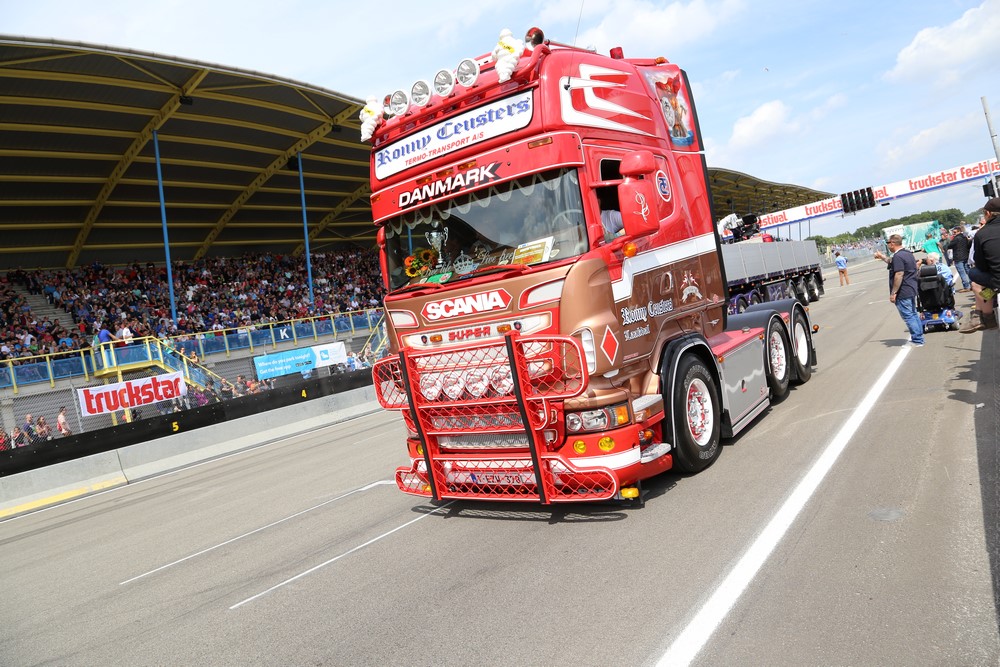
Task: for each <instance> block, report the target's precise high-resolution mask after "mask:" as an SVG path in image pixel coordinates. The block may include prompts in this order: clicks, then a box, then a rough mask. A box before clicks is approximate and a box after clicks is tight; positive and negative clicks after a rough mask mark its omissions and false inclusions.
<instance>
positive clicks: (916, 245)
mask: <svg viewBox="0 0 1000 667" xmlns="http://www.w3.org/2000/svg"><path fill="white" fill-rule="evenodd" d="M928 232H930V233H931V234H932V235H933V236H934V239H935V240H938V239H940V238H941V223H940V222H938V221H937V220H930V221H928V222H915V223H913V224H910V225H893V226H892V227H884V228H883V229H882V238H883V240H885V241H888V240H889V237H890V236H892V235H893V234H899V235H900V236H901V237H903V247H904V248H906V249H907V250H909V251H911V252H918V251H920V250H923V248H924V241H926V240H927V233H928Z"/></svg>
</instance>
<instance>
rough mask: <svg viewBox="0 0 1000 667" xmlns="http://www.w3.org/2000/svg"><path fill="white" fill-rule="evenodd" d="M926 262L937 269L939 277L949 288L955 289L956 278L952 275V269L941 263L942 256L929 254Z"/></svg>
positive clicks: (933, 253) (934, 253)
mask: <svg viewBox="0 0 1000 667" xmlns="http://www.w3.org/2000/svg"><path fill="white" fill-rule="evenodd" d="M924 262H925V263H926V264H928V265H930V266H933V267H934V268H935V269H937V272H938V275H939V276H941V277H942V278H944V282H945V284H946V285H948V287H951V288H952V289H954V288H955V276H954V275H953V274H952V272H951V269H949V268H948V267H947V266H945V264H944V262H942V261H941V255H939V254H938V253H936V252H931V253H927V257H926V258H925V259H924Z"/></svg>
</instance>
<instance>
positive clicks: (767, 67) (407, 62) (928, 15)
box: [0, 0, 1000, 235]
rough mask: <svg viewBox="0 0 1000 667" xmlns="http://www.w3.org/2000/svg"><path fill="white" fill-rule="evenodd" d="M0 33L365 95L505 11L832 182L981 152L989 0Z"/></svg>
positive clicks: (86, 23) (990, 93) (227, 5)
mask: <svg viewBox="0 0 1000 667" xmlns="http://www.w3.org/2000/svg"><path fill="white" fill-rule="evenodd" d="M0 15H2V16H3V20H2V21H0V32H2V33H3V34H6V35H16V36H22V35H23V36H30V37H53V38H56V39H61V40H71V41H81V42H87V43H94V44H104V45H110V46H115V47H125V48H131V49H138V50H145V51H154V52H157V53H163V54H167V55H172V56H177V57H180V58H185V59H196V60H203V61H208V62H212V63H217V64H222V65H228V66H232V67H238V68H241V69H249V70H256V71H260V72H265V73H269V74H275V75H278V76H283V77H287V78H291V79H296V80H299V81H303V82H307V83H311V84H314V85H318V86H322V87H325V88H329V89H333V90H336V91H339V92H342V93H345V94H348V95H351V96H353V97H357V98H361V99H364V98H366V97H368V96H370V95H377V96H380V97H381V96H382V95H384V94H386V93H388V92H391V91H392V90H394V89H396V88H400V87H403V88H406V89H409V86H410V84H411V83H412V82H413V81H415V80H416V79H421V78H430V77H431V76H433V74H434V72H436V71H437V70H438V69H441V68H442V67H454V66H455V65H456V64H457V63H458V61H459V60H461V59H462V58H464V57H467V56H478V55H481V54H483V53H487V52H489V51H490V50H492V48H493V45H494V44H495V43H496V38H497V36H498V34H499V32H500V30H501V29H502V28H505V27H506V28H510V29H511V30H512V31H513V32H514V34H515V35H522V34H524V32H525V31H526V29H527V28H528V27H530V26H533V25H537V26H539V27H541V28H542V29H543V30H544V31H545V34H546V36H547V37H549V38H550V39H553V40H555V41H559V42H564V43H575V44H577V45H579V46H593V47H596V48H597V49H598V50H599V51H601V52H605V53H606V52H607V51H608V50H609V49H610V48H611V47H613V46H621V47H623V49H624V51H625V55H626V56H635V57H651V56H660V55H662V56H665V57H666V58H668V59H669V60H671V61H673V62H676V63H678V64H680V65H681V66H682V67H684V68H685V69H686V70H687V72H688V75H689V77H690V79H691V81H692V85H693V88H694V92H695V101H696V104H697V107H698V112H699V114H700V118H701V128H702V132H703V134H704V135H705V144H706V153H707V158H708V163H709V165H710V166H713V167H725V168H728V169H735V170H738V171H744V172H747V173H750V174H753V175H754V176H757V177H759V178H763V179H766V180H770V181H776V182H781V183H795V184H799V185H806V186H810V187H815V188H818V189H822V190H826V191H829V192H834V193H837V192H841V191H846V190H854V189H857V188H860V187H865V186H868V185H872V186H877V185H881V184H885V183H891V182H895V181H900V180H904V179H908V178H911V177H919V176H922V175H926V174H929V173H932V172H936V171H939V170H941V169H948V168H951V167H956V166H959V165H964V164H968V163H972V162H977V161H979V160H983V159H987V158H993V157H994V149H993V144H992V142H991V139H990V136H989V131H988V129H987V125H986V120H985V116H984V113H983V107H982V103H981V101H980V98H981V97H983V96H986V98H987V101H988V102H989V103H990V104H991V105H992V107H991V112H992V113H993V115H994V117H995V118H994V125H995V126H996V127H1000V86H998V85H997V84H998V83H1000V74H998V71H1000V0H939V1H937V2H927V1H926V0H912V1H910V2H901V1H894V0H886V1H878V0H875V1H868V2H855V1H854V0H845V1H842V2H829V1H824V2H819V1H814V0H799V1H798V2H779V1H776V0H774V1H769V0H754V1H753V2H751V1H750V0H693V1H690V2H644V1H640V0H615V1H614V2H612V1H610V0H585V1H584V2H581V1H580V0H535V1H519V0H508V1H507V2H504V3H498V4H496V5H494V4H492V3H468V2H454V1H453V0H451V1H448V2H440V1H438V0H422V1H421V2H412V1H407V2H395V1H385V2H368V3H349V4H348V3H343V2H320V1H318V0H284V1H282V0H271V1H270V2H261V1H258V0H239V1H224V2H223V1H220V2H213V1H211V0H202V1H201V2H191V1H189V0H158V1H157V2H150V3H145V2H135V1H134V0H129V1H121V0H109V1H105V2H94V3H81V2H79V1H76V2H65V1H61V0H35V1H33V2H14V1H12V0H0ZM983 203H984V199H983V196H982V189H981V184H978V183H977V184H975V185H969V184H966V185H960V186H955V187H951V188H945V189H943V190H939V191H937V192H935V193H933V194H926V195H920V196H913V197H909V198H907V199H900V200H897V201H895V202H893V203H892V205H890V206H888V207H877V208H875V209H872V210H870V211H866V212H863V213H861V214H858V215H857V216H850V217H848V218H847V219H841V218H840V217H839V216H831V217H827V218H824V219H822V221H818V222H816V223H814V224H813V229H812V231H813V233H816V234H824V235H832V234H835V233H837V232H840V231H844V230H853V229H854V228H856V227H858V226H861V225H871V224H875V223H877V222H880V221H882V220H885V219H887V218H890V217H899V216H903V215H909V214H911V213H917V212H920V211H923V210H925V209H937V208H951V207H954V208H958V209H961V210H962V211H963V212H968V211H971V210H973V209H975V208H978V207H981V206H982V205H983Z"/></svg>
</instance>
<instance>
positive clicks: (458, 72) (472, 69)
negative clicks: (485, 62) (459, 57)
mask: <svg viewBox="0 0 1000 667" xmlns="http://www.w3.org/2000/svg"><path fill="white" fill-rule="evenodd" d="M455 78H457V79H458V82H459V83H460V84H462V85H463V86H465V87H466V88H468V87H469V86H471V85H472V84H474V83H475V82H476V79H478V78H479V63H477V62H476V61H475V60H473V59H472V58H466V59H465V60H463V61H462V62H460V63H458V67H457V68H456V69H455Z"/></svg>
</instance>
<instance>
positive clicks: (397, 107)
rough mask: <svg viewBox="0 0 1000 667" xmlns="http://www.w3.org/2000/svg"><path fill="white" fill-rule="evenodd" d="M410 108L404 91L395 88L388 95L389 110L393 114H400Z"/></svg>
mask: <svg viewBox="0 0 1000 667" xmlns="http://www.w3.org/2000/svg"><path fill="white" fill-rule="evenodd" d="M409 108H410V100H409V98H408V97H407V96H406V91H403V90H397V91H396V92H394V93H393V94H392V95H391V96H390V97H389V111H391V112H392V115H393V116H401V115H402V114H404V113H406V110H407V109H409Z"/></svg>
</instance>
